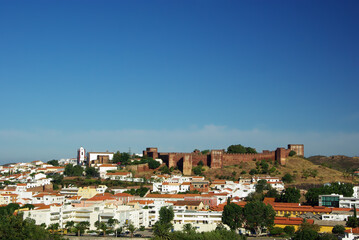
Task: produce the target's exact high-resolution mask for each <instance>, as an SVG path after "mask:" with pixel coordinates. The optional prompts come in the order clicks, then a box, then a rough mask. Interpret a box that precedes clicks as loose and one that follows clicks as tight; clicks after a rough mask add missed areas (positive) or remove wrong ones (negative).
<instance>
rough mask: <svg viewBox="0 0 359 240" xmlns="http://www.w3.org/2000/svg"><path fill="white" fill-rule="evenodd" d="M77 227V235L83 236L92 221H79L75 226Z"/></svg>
mask: <svg viewBox="0 0 359 240" xmlns="http://www.w3.org/2000/svg"><path fill="white" fill-rule="evenodd" d="M74 228H75V229H76V232H77V236H81V234H83V233H84V232H85V230H86V229H89V228H90V223H89V222H87V221H86V222H79V223H77V224H76V225H75V227H74Z"/></svg>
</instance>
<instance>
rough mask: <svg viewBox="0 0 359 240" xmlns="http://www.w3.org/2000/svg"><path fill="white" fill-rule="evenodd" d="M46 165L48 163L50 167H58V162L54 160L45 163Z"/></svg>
mask: <svg viewBox="0 0 359 240" xmlns="http://www.w3.org/2000/svg"><path fill="white" fill-rule="evenodd" d="M47 163H48V164H51V165H52V166H55V167H57V166H60V164H59V161H58V160H55V159H52V160H50V161H47Z"/></svg>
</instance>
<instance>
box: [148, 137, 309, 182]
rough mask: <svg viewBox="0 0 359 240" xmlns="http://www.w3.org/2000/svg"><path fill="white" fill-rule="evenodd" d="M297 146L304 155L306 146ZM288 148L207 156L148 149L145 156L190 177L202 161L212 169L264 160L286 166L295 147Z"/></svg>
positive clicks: (220, 151)
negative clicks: (160, 160)
mask: <svg viewBox="0 0 359 240" xmlns="http://www.w3.org/2000/svg"><path fill="white" fill-rule="evenodd" d="M295 146H296V147H297V146H299V148H300V150H301V151H300V153H301V154H303V155H304V146H303V145H300V144H296V145H295ZM288 148H289V149H285V148H277V149H276V150H275V151H268V150H264V151H263V152H262V153H225V151H224V150H212V151H211V152H210V153H208V154H206V155H204V154H201V153H200V152H193V153H159V152H158V150H157V148H147V149H146V151H143V155H144V156H149V157H152V158H160V159H162V160H163V162H164V163H166V164H167V166H168V167H169V168H171V167H178V168H179V169H181V170H182V171H183V174H184V175H190V174H191V172H192V167H193V166H197V165H198V163H199V162H200V161H202V162H203V164H204V165H206V166H209V167H211V168H222V167H223V166H230V165H236V164H239V163H241V162H249V161H253V160H258V161H259V160H263V159H266V160H273V161H278V162H279V163H280V164H282V165H285V159H286V158H287V157H288V155H289V152H290V151H291V150H292V149H293V145H288ZM297 148H298V147H297Z"/></svg>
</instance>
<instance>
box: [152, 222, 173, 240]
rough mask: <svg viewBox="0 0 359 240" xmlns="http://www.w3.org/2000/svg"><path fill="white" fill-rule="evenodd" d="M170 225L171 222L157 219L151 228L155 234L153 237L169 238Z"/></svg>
mask: <svg viewBox="0 0 359 240" xmlns="http://www.w3.org/2000/svg"><path fill="white" fill-rule="evenodd" d="M171 227H172V224H171V223H161V222H160V221H157V222H156V223H155V225H153V228H152V229H153V235H155V237H158V238H159V239H161V240H169V239H170V229H171Z"/></svg>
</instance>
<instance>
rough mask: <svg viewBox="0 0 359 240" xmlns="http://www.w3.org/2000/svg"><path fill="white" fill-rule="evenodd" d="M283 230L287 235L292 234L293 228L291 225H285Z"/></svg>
mask: <svg viewBox="0 0 359 240" xmlns="http://www.w3.org/2000/svg"><path fill="white" fill-rule="evenodd" d="M283 230H284V232H285V233H286V234H287V235H289V236H293V234H294V232H295V228H294V227H293V226H285V227H284V229H283Z"/></svg>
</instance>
